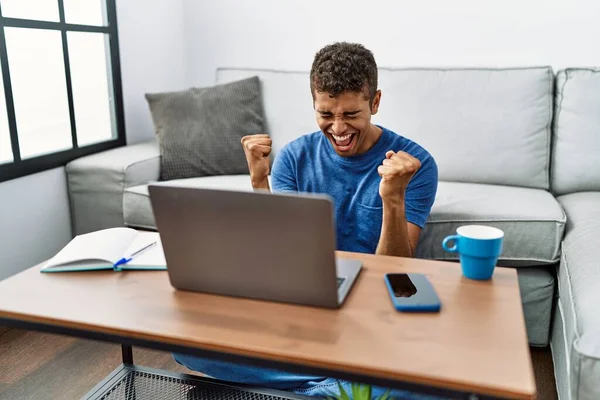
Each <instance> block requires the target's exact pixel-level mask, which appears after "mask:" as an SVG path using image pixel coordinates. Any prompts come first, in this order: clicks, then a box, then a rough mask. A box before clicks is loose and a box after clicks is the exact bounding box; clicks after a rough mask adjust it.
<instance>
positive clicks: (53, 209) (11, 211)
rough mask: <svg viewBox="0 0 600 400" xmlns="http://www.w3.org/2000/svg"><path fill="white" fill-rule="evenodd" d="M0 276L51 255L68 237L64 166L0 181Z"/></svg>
mask: <svg viewBox="0 0 600 400" xmlns="http://www.w3.org/2000/svg"><path fill="white" fill-rule="evenodd" d="M0 221H1V224H0V226H1V227H0V280H2V279H4V278H7V277H9V276H10V275H12V274H14V273H17V272H19V271H22V270H24V269H25V268H28V267H31V266H32V265H35V264H38V263H40V262H41V261H43V260H45V259H47V258H48V257H51V256H53V255H54V253H55V252H56V251H57V250H58V249H60V248H62V247H63V246H65V245H66V244H67V243H68V242H69V240H71V216H70V214H69V198H68V195H67V178H66V175H65V169H64V168H62V167H61V168H55V169H52V170H48V171H44V172H41V173H39V174H34V175H29V176H26V177H23V178H19V179H14V180H11V181H7V182H2V183H0Z"/></svg>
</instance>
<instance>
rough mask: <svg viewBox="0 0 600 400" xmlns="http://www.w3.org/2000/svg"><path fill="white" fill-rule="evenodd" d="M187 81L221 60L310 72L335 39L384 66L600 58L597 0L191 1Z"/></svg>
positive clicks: (564, 62) (597, 61)
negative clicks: (362, 47) (358, 47)
mask: <svg viewBox="0 0 600 400" xmlns="http://www.w3.org/2000/svg"><path fill="white" fill-rule="evenodd" d="M184 1H185V29H186V32H185V35H186V44H187V50H186V51H187V56H188V61H187V71H188V82H187V83H188V84H189V85H209V84H212V83H214V71H215V69H216V67H218V66H234V67H258V68H261V67H263V68H264V67H266V68H276V69H293V70H298V69H301V70H309V69H310V64H311V62H312V58H313V56H314V53H315V52H316V51H317V50H318V49H319V48H321V47H322V46H324V45H325V44H327V43H330V42H333V41H338V40H346V41H356V42H361V43H363V44H364V45H365V46H367V47H368V48H369V49H371V50H372V51H373V52H374V54H375V57H376V60H377V62H378V64H379V65H380V66H387V67H400V66H523V65H551V66H553V67H554V69H555V70H556V69H558V68H562V67H565V66H591V65H600V52H598V51H597V38H598V37H600V24H599V23H598V20H600V2H598V1H596V0H577V1H571V0H528V1H522V0H486V1H481V0H453V1H447V0H423V1H409V0H390V1H377V0H372V1H370V2H366V1H364V0H329V1H316V0H286V1H281V0H252V1H244V0H219V1H213V0H184Z"/></svg>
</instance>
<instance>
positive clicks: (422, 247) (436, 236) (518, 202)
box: [417, 182, 565, 266]
mask: <svg viewBox="0 0 600 400" xmlns="http://www.w3.org/2000/svg"><path fill="white" fill-rule="evenodd" d="M466 224H485V225H491V226H494V227H496V228H499V229H502V230H503V231H504V233H505V237H504V249H503V252H502V255H501V256H500V260H499V261H498V264H499V265H505V266H531V265H543V264H551V263H554V262H557V261H558V259H559V255H560V241H561V239H562V236H563V229H564V225H565V215H564V213H563V211H562V209H561V207H560V205H559V204H558V202H557V201H556V199H554V197H552V195H551V194H550V193H548V192H547V191H545V190H540V189H529V188H519V187H509V186H496V185H482V184H475V183H462V182H439V185H438V191H437V195H436V199H435V202H434V204H433V208H432V210H431V214H430V216H429V220H428V221H427V224H426V225H425V228H424V229H423V231H422V233H421V239H420V242H419V246H418V248H417V256H418V257H421V258H429V259H436V260H457V259H458V255H457V254H456V253H448V252H446V251H444V249H442V240H443V239H444V238H445V237H446V236H448V235H453V234H455V232H456V228H458V227H459V226H461V225H466Z"/></svg>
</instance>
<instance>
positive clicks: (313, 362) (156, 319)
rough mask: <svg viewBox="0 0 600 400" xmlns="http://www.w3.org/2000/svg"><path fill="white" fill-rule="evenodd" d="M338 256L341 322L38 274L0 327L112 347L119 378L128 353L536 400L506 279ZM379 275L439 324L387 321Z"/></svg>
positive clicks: (130, 281)
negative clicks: (435, 304) (352, 263)
mask: <svg viewBox="0 0 600 400" xmlns="http://www.w3.org/2000/svg"><path fill="white" fill-rule="evenodd" d="M338 255H339V256H342V257H348V258H357V259H360V260H362V261H363V265H364V269H363V271H362V273H361V275H360V276H359V278H358V280H357V281H356V283H355V286H354V287H353V289H352V291H351V293H350V294H349V296H348V298H347V300H346V303H345V304H344V305H343V306H342V308H340V309H339V310H328V309H321V308H315V307H304V306H296V305H289V304H281V303H273V302H266V301H258V300H250V299H240V298H232V297H226V296H217V295H209V294H202V293H191V292H183V291H177V290H175V289H173V288H172V287H171V286H170V284H169V280H168V275H167V273H166V272H165V271H134V272H105V271H99V272H80V273H60V274H42V273H40V272H39V270H40V266H36V267H32V268H30V269H28V270H26V271H24V272H22V273H20V274H17V275H15V276H13V277H11V278H8V279H6V280H4V281H1V282H0V325H8V326H14V327H20V328H24V329H33V330H40V331H46V332H53V333H61V334H68V335H73V336H79V337H84V338H90V339H97V340H105V341H112V342H118V343H121V344H122V345H123V357H124V366H125V367H131V365H132V364H133V359H132V354H131V347H130V346H132V345H137V346H145V347H150V348H154V349H161V350H165V351H173V352H182V353H188V354H194V355H199V356H212V357H216V358H220V359H224V360H231V361H237V362H246V363H252V364H254V365H260V366H268V367H274V368H280V369H285V370H290V371H296V372H307V373H310V374H317V375H322V376H333V377H339V378H344V379H348V380H352V381H358V382H364V383H371V384H376V385H382V386H386V387H395V388H399V389H408V390H414V391H419V392H423V393H432V394H442V395H447V396H450V397H457V396H460V397H462V398H464V397H466V396H468V395H469V394H477V396H475V397H473V398H488V397H492V398H514V399H533V398H535V396H536V388H535V380H534V375H533V369H532V364H531V359H530V353H529V346H528V341H527V335H526V331H525V322H524V317H523V311H522V306H521V297H520V292H519V285H518V281H517V274H516V271H515V270H513V269H507V268H497V269H496V272H495V274H494V277H493V279H492V280H490V281H487V282H477V281H472V280H468V279H466V278H464V277H463V276H462V275H461V272H460V267H459V266H458V264H455V263H447V262H435V261H427V260H416V259H406V258H396V257H386V256H374V255H366V254H357V253H344V252H339V253H338ZM387 272H422V273H424V274H426V275H427V276H428V277H429V279H430V280H431V282H432V284H433V286H434V287H435V289H436V291H437V292H438V294H439V297H440V299H441V301H442V310H441V312H440V313H439V314H404V313H399V312H397V311H395V310H394V308H393V307H392V304H391V302H390V299H389V297H388V294H387V291H386V287H385V283H384V280H383V276H384V274H385V273H387ZM116 375H118V371H115V372H114V373H113V374H112V377H111V378H110V379H109V381H110V380H111V379H112V380H113V381H114V380H115V379H116V378H115V376H116ZM109 381H106V382H103V383H102V384H101V385H99V386H98V387H97V388H96V389H95V390H96V392H97V391H98V390H100V389H99V388H101V387H104V386H106V385H107V384H108V383H110V382H109ZM107 382H108V383H107ZM115 382H116V381H115ZM103 385H104V386H103ZM104 389H105V388H103V389H102V390H104Z"/></svg>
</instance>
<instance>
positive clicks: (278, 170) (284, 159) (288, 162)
mask: <svg viewBox="0 0 600 400" xmlns="http://www.w3.org/2000/svg"><path fill="white" fill-rule="evenodd" d="M271 187H272V190H273V192H297V191H298V182H297V180H296V163H295V162H294V158H293V156H292V154H291V150H290V148H289V146H285V147H284V148H283V149H281V151H280V153H279V154H278V155H277V156H276V157H275V161H274V162H273V168H272V169H271Z"/></svg>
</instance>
